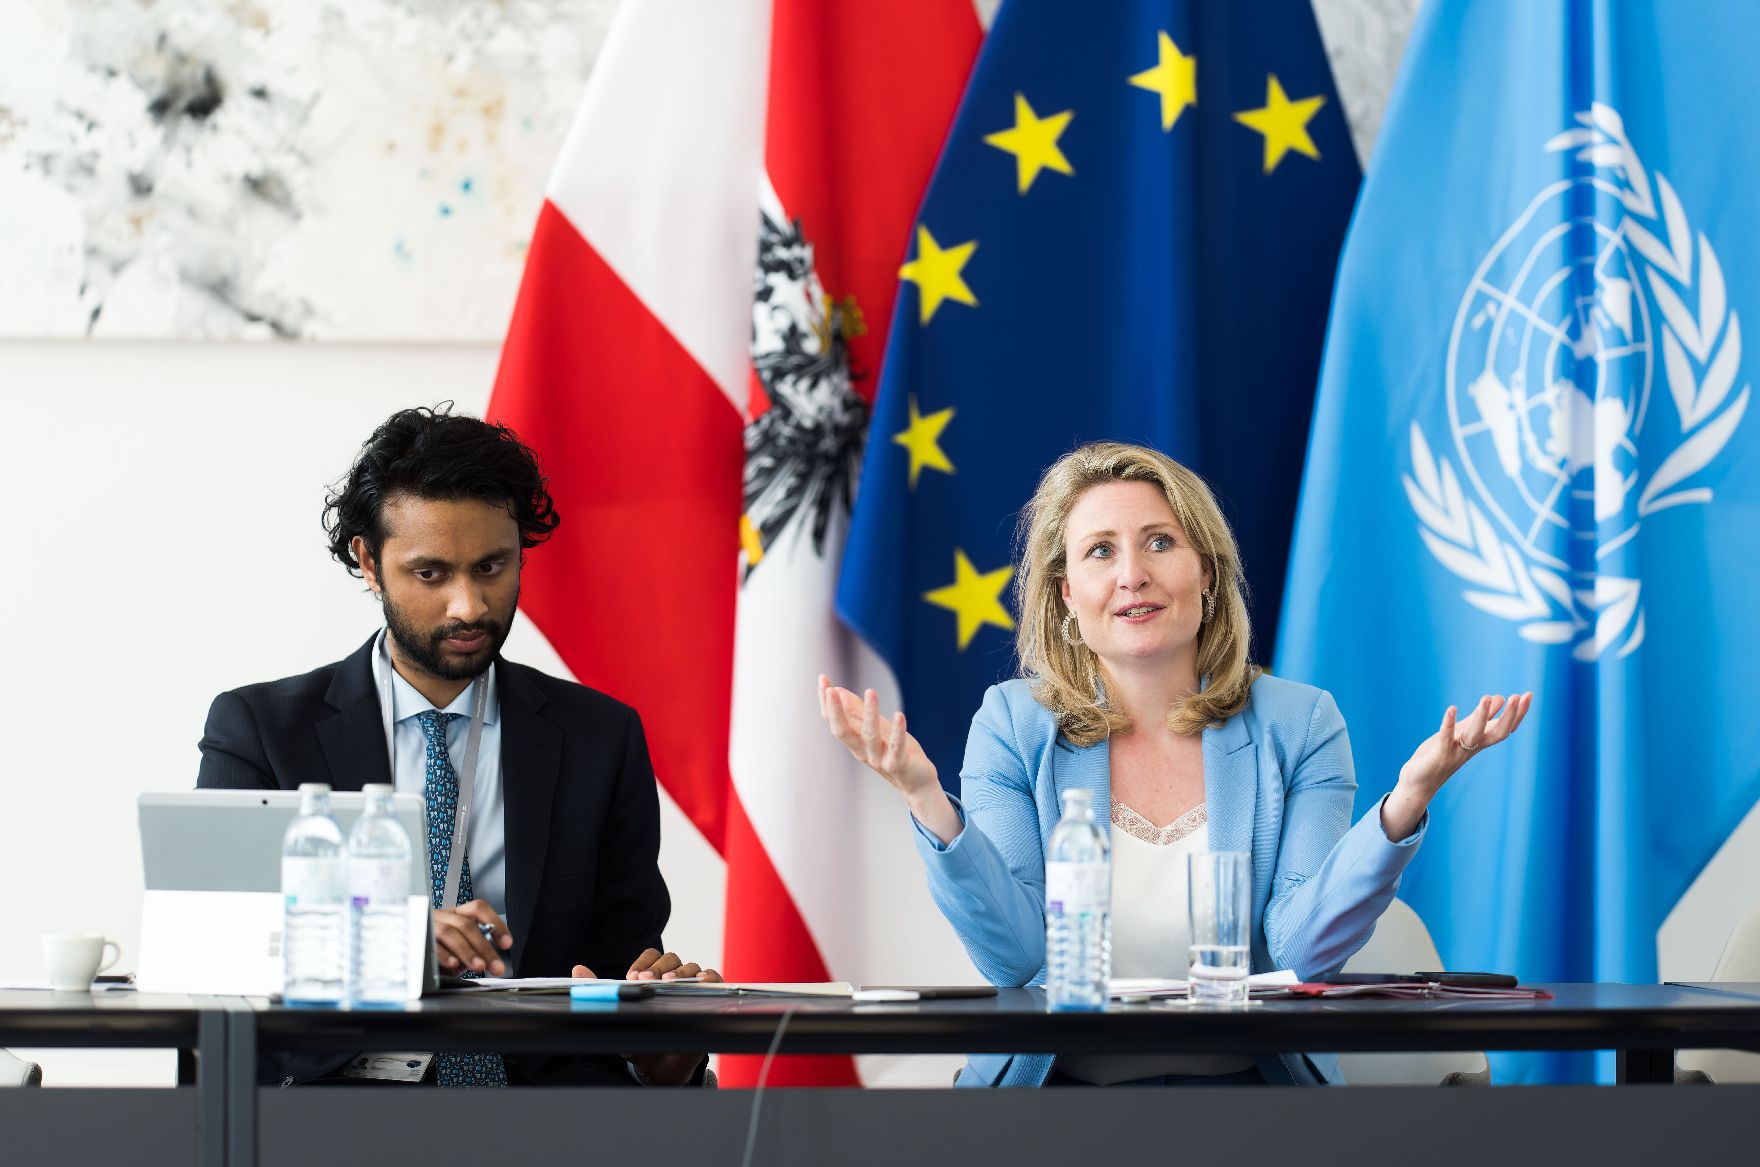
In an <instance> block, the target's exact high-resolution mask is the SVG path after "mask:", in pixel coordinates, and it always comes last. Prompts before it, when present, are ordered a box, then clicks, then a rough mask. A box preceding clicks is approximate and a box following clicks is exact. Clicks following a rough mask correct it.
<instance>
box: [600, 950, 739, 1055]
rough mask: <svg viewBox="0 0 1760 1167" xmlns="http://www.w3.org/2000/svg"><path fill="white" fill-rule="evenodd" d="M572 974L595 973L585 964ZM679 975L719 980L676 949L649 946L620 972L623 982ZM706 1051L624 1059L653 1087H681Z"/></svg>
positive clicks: (670, 977) (713, 972)
mask: <svg viewBox="0 0 1760 1167" xmlns="http://www.w3.org/2000/svg"><path fill="white" fill-rule="evenodd" d="M568 975H569V976H571V977H593V976H595V975H596V974H595V973H594V972H593V970H592V969H590V968H588V967H587V966H586V965H584V964H577V965H575V966H574V968H573V969H571V970H570V971H569V974H568ZM680 977H696V978H697V979H698V980H699V981H719V980H720V979H721V974H720V973H718V972H716V971H715V970H714V969H712V968H703V967H702V966H701V965H698V964H694V963H693V964H686V963H684V961H683V960H681V959H680V958H679V955H678V954H677V953H676V952H660V951H658V950H656V949H653V948H650V949H648V950H647V951H646V952H644V953H642V954H641V955H640V956H638V957H636V959H635V963H634V964H632V965H630V966H629V971H628V972H626V973H625V974H624V975H623V979H624V980H626V981H651V980H662V981H673V980H677V979H678V978H680ZM706 1056H707V1055H705V1054H636V1055H634V1056H632V1055H629V1054H625V1055H624V1056H623V1060H624V1061H626V1062H628V1063H629V1064H630V1065H632V1066H634V1067H635V1068H636V1072H637V1073H639V1074H640V1075H641V1076H642V1077H643V1078H645V1079H646V1080H647V1081H649V1082H652V1083H653V1084H654V1085H656V1086H683V1085H684V1084H686V1083H687V1082H689V1081H690V1080H691V1079H692V1078H694V1077H695V1076H696V1073H697V1067H698V1066H701V1065H702V1064H703V1059H704V1058H705V1057H706Z"/></svg>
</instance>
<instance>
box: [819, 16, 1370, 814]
mask: <svg viewBox="0 0 1760 1167" xmlns="http://www.w3.org/2000/svg"><path fill="white" fill-rule="evenodd" d="M1359 184H1360V172H1359V170H1358V166H1357V161H1356V156H1355V154H1354V153H1353V150H1352V145H1351V142H1350V138H1349V134H1348V131H1347V128H1346V124H1345V120H1344V117H1343V115H1342V112H1341V110H1340V108H1339V103H1338V100H1337V96H1336V94H1335V92H1334V90H1333V85H1332V77H1331V73H1330V71H1329V68H1328V66H1327V63H1326V57H1325V54H1324V52H1323V50H1322V47H1321V44H1320V39H1319V35H1318V31H1317V29H1316V26H1315V23H1314V17H1313V13H1312V10H1311V9H1310V7H1309V5H1308V2H1307V0H1260V2H1255V3H1245V4H1234V3H1231V4H1209V3H1196V2H1173V0H1161V2H1159V3H1150V2H1148V0H1108V2H1107V3H1105V4H1083V3H1075V2H1073V0H1064V2H1055V0H1009V2H1008V3H1007V4H1005V5H1004V6H1003V8H1002V10H1001V12H1000V14H999V15H998V17H997V20H996V23H995V25H994V27H993V28H992V30H991V32H990V35H989V37H988V39H987V40H986V42H985V45H984V48H983V50H982V52H981V53H980V55H979V58H978V62H977V65H976V67H975V69H974V72H973V76H972V79H971V81H970V82H969V83H968V87H967V91H966V95H965V97H964V99H963V102H962V104H961V108H960V112H959V114H958V117H957V119H956V121H955V124H954V127H953V129H952V131H951V133H950V135H949V138H948V141H947V144H946V145H945V147H944V148H943V153H942V157H941V160H940V162H939V164H938V166H937V169H936V172H935V174H934V176H933V178H932V179H931V182H930V186H929V190H928V193H927V195H926V196H925V198H924V202H923V205H922V209H921V212H920V214H919V216H918V220H917V223H916V225H915V229H914V231H913V238H912V239H911V241H910V248H909V252H908V254H907V256H906V257H905V262H904V264H903V267H902V269H901V272H900V278H901V290H900V300H899V303H898V310H897V311H896V312H895V313H894V316H893V323H892V330H891V335H890V339H889V341H888V345H887V350H886V353H887V355H886V363H885V367H884V369H883V370H882V374H881V384H880V388H879V393H878V398H877V401H876V404H875V411H874V418H873V422H872V424H871V427H870V430H869V436H868V444H867V449H866V454H865V460H864V465H863V469H862V478H861V482H860V488H859V494H858V500H857V505H856V507H855V514H854V520H853V528H852V532H851V536H850V539H849V543H848V546H847V550H846V552H845V557H844V563H843V571H842V575H841V578H840V582H839V588H838V604H837V606H838V612H839V614H840V615H841V616H842V617H843V619H844V620H845V621H846V622H847V623H848V624H849V625H850V626H851V627H852V628H853V629H854V630H855V631H856V632H858V633H859V634H860V635H861V636H862V637H863V638H864V639H865V640H866V641H867V642H868V643H869V644H870V645H871V646H872V647H874V648H875V649H876V650H877V651H878V652H879V654H880V655H881V656H882V657H883V658H884V659H885V660H886V662H887V663H888V664H889V665H890V666H891V668H892V669H893V672H894V675H895V676H896V677H897V678H898V681H899V684H900V686H901V691H902V693H903V700H904V705H905V709H906V712H907V715H908V717H909V719H910V725H911V729H912V731H913V732H914V733H915V734H916V735H917V737H918V739H919V740H920V741H921V742H922V743H923V746H924V749H925V750H926V751H927V752H928V754H929V756H930V758H931V759H932V760H933V761H934V762H935V764H936V765H937V767H938V768H939V769H940V772H941V776H942V781H943V782H944V783H945V784H947V785H948V786H949V787H950V788H954V789H956V788H957V773H958V769H959V765H960V762H961V759H962V758H963V755H964V749H965V741H966V733H967V729H968V727H969V725H970V721H971V718H972V715H973V714H974V713H975V712H976V711H977V708H978V705H979V703H980V701H981V699H982V697H983V692H984V689H985V687H986V686H988V685H990V684H993V683H995V682H996V681H998V680H1000V679H1003V678H1005V677H1008V676H1010V675H1012V673H1013V671H1014V653H1013V644H1014V641H1013V629H1014V612H1013V610H1012V607H1011V604H1010V595H1009V585H1010V583H1011V580H1012V578H1013V570H1012V567H1011V556H1012V554H1013V551H1014V528H1015V523H1016V519H1017V516H1018V513H1019V511H1020V509H1021V508H1022V507H1023V506H1024V505H1025V504H1026V502H1027V500H1028V499H1029V498H1030V497H1031V495H1032V493H1033V490H1034V488H1035V486H1036V485H1037V483H1038V479H1039V475H1040V474H1041V473H1042V472H1043V470H1044V469H1045V468H1046V467H1047V466H1049V465H1050V464H1051V463H1052V462H1053V461H1055V460H1056V459H1057V457H1058V456H1060V455H1062V454H1064V453H1066V452H1068V451H1069V450H1070V449H1072V448H1074V447H1075V446H1076V445H1079V444H1081V443H1083V442H1087V441H1094V440H1099V439H1114V440H1120V441H1130V442H1141V443H1146V444H1148V445H1152V446H1155V447H1157V448H1159V449H1161V450H1163V451H1165V452H1167V453H1168V454H1171V455H1172V456H1173V457H1175V458H1177V459H1179V460H1181V461H1183V462H1185V463H1186V464H1188V465H1190V466H1191V467H1193V468H1194V469H1195V470H1197V471H1198V472H1200V473H1202V474H1204V475H1206V476H1207V477H1208V478H1209V479H1210V481H1211V482H1212V484H1213V485H1214V486H1215V487H1216V488H1217V490H1218V493H1219V495H1220V496H1221V498H1222V501H1223V505H1224V507H1225V509H1226V510H1227V512H1228V513H1229V515H1230V518H1231V520H1232V521H1233V523H1234V524H1235V527H1236V531H1237V533H1238V535H1239V536H1240V540H1241V543H1242V550H1243V556H1244V560H1245V565H1246V570H1247V574H1248V578H1249V580H1250V581H1251V583H1252V586H1253V587H1254V589H1255V592H1256V595H1255V605H1254V610H1255V614H1256V618H1257V619H1258V620H1260V621H1261V623H1260V624H1259V625H1258V637H1257V639H1258V647H1259V649H1260V651H1261V652H1263V651H1265V648H1266V644H1267V640H1268V635H1269V633H1270V631H1271V629H1272V628H1273V627H1274V626H1275V620H1276V614H1277V610H1278V608H1277V604H1278V598H1279V595H1280V593H1281V582H1282V581H1281V576H1282V570H1283V567H1284V565H1285V563H1286V562H1287V560H1286V555H1287V547H1288V533H1289V528H1290V524H1291V523H1292V521H1293V516H1294V509H1295V494H1296V489H1297V486H1298V484H1299V478H1300V465H1301V460H1302V452H1303V448H1304V445H1305V443H1306V437H1307V429H1308V423H1309V417H1310V411H1311V407H1312V400H1313V384H1314V378H1315V374H1316V372H1317V370H1318V367H1319V352H1320V343H1321V339H1322V337H1323V335H1324V329H1325V313H1326V305H1327V302H1328V298H1329V295H1330V291H1331V285H1332V278H1333V274H1334V270H1335V266H1336V263H1337V256H1338V248H1339V245H1340V243H1341V241H1342V239H1343V236H1344V228H1345V225H1346V222H1347V220H1348V218H1349V215H1350V207H1351V203H1352V200H1353V199H1354V198H1355V195H1356V191H1357V187H1358V186H1359Z"/></svg>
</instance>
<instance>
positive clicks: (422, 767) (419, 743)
mask: <svg viewBox="0 0 1760 1167" xmlns="http://www.w3.org/2000/svg"><path fill="white" fill-rule="evenodd" d="M379 652H380V653H386V652H387V649H386V646H385V634H384V633H383V632H381V633H380V634H379ZM384 663H385V665H386V671H387V672H389V673H390V675H391V726H392V729H391V736H392V756H393V757H394V758H395V759H396V764H395V765H394V766H393V767H392V774H393V779H392V780H393V783H394V785H396V787H397V791H398V793H400V794H421V793H422V792H423V788H424V787H425V786H426V785H427V781H428V739H427V737H426V736H425V735H424V734H423V733H422V723H421V722H420V721H419V720H418V716H419V715H420V714H422V713H424V712H426V711H427V710H429V709H433V708H435V706H434V703H433V702H432V701H430V700H428V699H427V698H426V697H424V696H422V695H421V694H420V693H419V692H417V691H416V688H415V686H414V685H411V684H410V683H409V682H408V681H406V680H404V679H403V678H402V677H401V676H399V675H398V674H397V670H396V669H394V668H390V667H389V666H390V657H389V656H386V659H385V662H384ZM478 685H487V686H488V689H489V696H488V699H487V700H486V701H485V702H484V705H483V732H482V736H481V738H480V739H479V740H478V742H477V772H476V780H475V782H474V783H473V789H472V792H471V805H470V824H469V826H468V827H467V830H468V832H469V837H468V838H466V839H465V857H466V858H467V859H469V860H470V865H471V892H472V894H473V895H474V896H475V897H476V898H477V899H480V900H486V901H488V904H489V906H490V907H492V908H494V909H495V912H496V914H497V915H499V916H500V917H501V918H502V919H504V920H505V919H506V918H507V827H506V824H505V822H504V821H503V819H502V798H501V700H500V695H499V693H498V692H497V687H496V684H495V666H494V665H490V666H489V669H488V671H486V672H485V673H484V674H483V675H482V676H480V677H478V678H477V679H476V680H474V681H472V682H471V683H470V684H469V685H466V686H465V689H464V692H462V693H460V694H459V695H458V696H457V697H455V698H453V701H452V704H450V705H448V706H447V707H446V708H445V709H444V710H443V711H442V712H445V713H459V714H463V716H462V717H457V718H454V719H453V720H452V722H451V723H450V724H448V725H447V727H446V752H447V755H448V756H449V757H451V759H452V768H453V769H454V770H455V771H457V772H459V773H460V774H461V775H462V773H463V770H462V767H463V765H464V749H465V738H466V736H467V735H468V734H469V732H470V724H471V702H472V701H473V700H475V698H476V688H477V686H478ZM447 906H448V907H450V906H452V905H447Z"/></svg>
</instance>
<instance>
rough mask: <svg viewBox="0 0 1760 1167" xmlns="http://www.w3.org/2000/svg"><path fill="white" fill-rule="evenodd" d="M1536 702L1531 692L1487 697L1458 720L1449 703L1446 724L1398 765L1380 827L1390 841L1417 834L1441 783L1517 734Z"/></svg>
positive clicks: (1384, 804) (1443, 723)
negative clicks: (1397, 778) (1415, 832)
mask: <svg viewBox="0 0 1760 1167" xmlns="http://www.w3.org/2000/svg"><path fill="white" fill-rule="evenodd" d="M1533 704H1534V694H1533V693H1532V692H1527V693H1515V694H1511V695H1510V696H1509V697H1508V698H1507V699H1506V698H1504V697H1499V696H1496V695H1487V696H1484V697H1481V698H1479V704H1477V705H1475V706H1474V707H1473V711H1472V712H1471V713H1470V714H1468V715H1467V716H1466V717H1465V718H1463V719H1460V720H1457V719H1456V714H1457V712H1458V710H1456V708H1455V707H1454V706H1453V705H1450V706H1449V707H1448V709H1447V711H1446V712H1444V713H1443V715H1442V725H1441V726H1440V727H1439V728H1438V729H1437V731H1436V732H1435V733H1433V734H1431V735H1430V736H1429V737H1427V738H1425V739H1424V740H1423V741H1422V742H1419V743H1418V748H1417V749H1416V750H1414V751H1412V756H1411V757H1410V758H1408V759H1407V760H1406V764H1405V765H1404V766H1401V767H1400V770H1399V783H1398V784H1397V785H1396V786H1395V787H1394V788H1393V793H1392V794H1391V795H1389V796H1388V798H1387V801H1386V802H1384V803H1383V804H1382V806H1381V825H1382V828H1383V829H1384V830H1386V832H1387V837H1388V838H1389V839H1392V840H1394V841H1396V842H1397V841H1398V840H1400V839H1404V838H1406V837H1408V836H1409V835H1411V833H1412V832H1413V831H1415V830H1417V829H1418V822H1419V820H1421V819H1422V818H1423V817H1424V810H1425V808H1427V807H1428V806H1429V805H1430V800H1431V799H1432V798H1434V797H1436V792H1437V791H1439V790H1441V789H1442V787H1443V784H1444V783H1446V782H1447V781H1448V780H1449V779H1450V778H1452V777H1454V773H1455V771H1456V770H1459V769H1460V768H1461V767H1462V766H1464V765H1466V764H1467V762H1468V761H1470V760H1471V759H1472V757H1473V755H1475V754H1477V753H1480V752H1482V751H1483V750H1485V749H1486V748H1487V747H1489V746H1494V745H1496V744H1497V743H1498V742H1501V741H1503V740H1505V739H1506V738H1508V737H1509V735H1510V734H1512V733H1514V732H1515V731H1516V727H1518V726H1520V725H1521V724H1522V719H1523V718H1525V717H1527V716H1528V710H1529V709H1530V708H1531V707H1532V706H1533ZM1500 713H1501V716H1499V714H1500Z"/></svg>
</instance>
